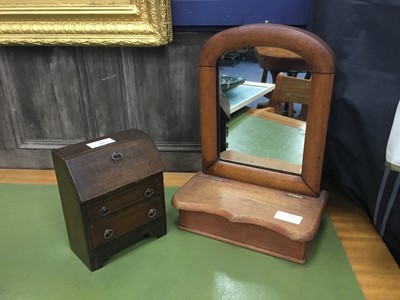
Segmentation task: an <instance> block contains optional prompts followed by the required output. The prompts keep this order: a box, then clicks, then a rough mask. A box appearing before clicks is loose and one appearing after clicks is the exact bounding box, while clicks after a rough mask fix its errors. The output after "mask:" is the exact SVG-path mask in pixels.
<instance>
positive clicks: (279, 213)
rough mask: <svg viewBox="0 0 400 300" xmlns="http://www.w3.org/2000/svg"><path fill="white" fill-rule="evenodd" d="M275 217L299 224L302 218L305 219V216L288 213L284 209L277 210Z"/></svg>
mask: <svg viewBox="0 0 400 300" xmlns="http://www.w3.org/2000/svg"><path fill="white" fill-rule="evenodd" d="M274 218H275V219H278V220H281V221H285V222H289V223H293V224H297V225H299V224H300V223H301V220H303V217H301V216H297V215H293V214H290V213H287V212H284V211H280V210H278V211H277V212H276V214H275V216H274Z"/></svg>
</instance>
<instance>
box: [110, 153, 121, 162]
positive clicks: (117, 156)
mask: <svg viewBox="0 0 400 300" xmlns="http://www.w3.org/2000/svg"><path fill="white" fill-rule="evenodd" d="M123 158H124V156H123V155H122V153H119V152H113V154H111V159H112V160H113V161H119V160H121V159H123Z"/></svg>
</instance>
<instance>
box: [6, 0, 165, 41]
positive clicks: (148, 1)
mask: <svg viewBox="0 0 400 300" xmlns="http://www.w3.org/2000/svg"><path fill="white" fill-rule="evenodd" d="M171 41H172V18H171V1H170V0H112V1H110V0H14V1H9V0H0V45H27V46H29V45H47V46H51V45H66V46H149V47H150V46H161V45H166V44H168V43H170V42H171Z"/></svg>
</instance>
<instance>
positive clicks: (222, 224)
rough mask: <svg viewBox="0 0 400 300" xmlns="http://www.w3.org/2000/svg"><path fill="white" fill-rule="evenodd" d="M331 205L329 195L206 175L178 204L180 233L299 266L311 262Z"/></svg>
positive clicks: (179, 195) (196, 179) (186, 188)
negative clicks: (310, 254)
mask: <svg viewBox="0 0 400 300" xmlns="http://www.w3.org/2000/svg"><path fill="white" fill-rule="evenodd" d="M326 202H327V193H326V192H325V191H321V194H320V196H319V197H318V198H313V197H309V196H304V195H297V194H296V195H295V194H292V193H288V192H284V191H280V190H276V189H271V188H267V187H262V186H258V185H253V184H248V183H243V182H239V181H235V180H230V179H225V178H220V177H215V176H209V175H205V174H203V173H201V172H199V173H198V174H196V175H195V176H194V177H193V178H192V179H191V180H190V181H188V182H187V183H186V184H185V185H184V186H183V187H182V188H181V189H180V190H179V191H178V192H177V193H176V194H175V195H174V197H173V199H172V205H173V206H174V207H175V208H177V209H179V228H181V229H183V230H186V231H189V232H193V233H196V234H200V235H203V236H207V237H210V238H213V239H217V240H220V241H224V242H227V243H231V244H234V245H238V246H241V247H245V248H248V249H251V250H255V251H258V252H261V253H265V254H269V255H273V256H276V257H279V258H283V259H286V260H289V261H293V262H296V263H305V262H306V260H307V255H308V252H309V248H310V245H311V242H312V240H313V238H314V237H315V235H316V233H317V231H318V228H319V225H320V223H321V218H322V214H323V211H324V208H325V206H326ZM297 223H298V224H297Z"/></svg>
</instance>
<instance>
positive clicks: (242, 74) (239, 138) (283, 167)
mask: <svg viewBox="0 0 400 300" xmlns="http://www.w3.org/2000/svg"><path fill="white" fill-rule="evenodd" d="M217 74H218V79H217V80H218V82H219V97H218V103H219V106H220V107H219V110H220V113H219V120H218V124H219V158H220V159H221V160H224V161H229V162H232V163H238V164H244V165H250V166H253V167H257V168H264V169H270V170H275V171H279V172H284V173H290V174H297V175H300V174H301V166H302V162H303V150H304V138H305V131H306V124H307V105H306V103H307V102H306V101H307V97H308V96H307V95H306V94H307V93H305V95H303V94H304V92H306V91H307V89H309V86H310V83H311V80H312V79H311V74H310V72H309V71H308V66H307V64H306V63H305V61H304V60H303V59H302V58H301V57H300V56H298V55H297V54H295V53H293V52H290V51H288V50H285V49H280V48H272V47H249V48H245V49H237V50H235V51H231V52H229V53H225V54H224V55H223V56H222V57H221V58H220V59H219V63H218V72H217ZM278 74H280V75H278ZM282 76H283V78H282V80H280V77H282ZM286 77H296V78H297V79H300V80H296V81H295V82H292V81H293V80H292V78H289V80H288V81H285V80H284V79H285V78H286ZM277 78H278V79H277ZM275 83H276V85H275ZM298 83H299V86H297V84H298ZM303 86H304V87H303ZM307 87H308V88H307ZM278 88H279V90H278ZM274 91H275V95H274V94H273V93H274ZM281 94H283V95H286V97H290V100H288V98H284V99H281V98H282V97H280V96H279V95H281ZM273 95H274V96H273ZM288 95H290V96H288ZM295 98H296V99H295ZM297 98H298V100H297ZM303 98H304V99H305V100H304V99H303ZM272 99H273V101H272ZM301 99H303V100H301ZM283 100H285V101H283ZM279 101H283V102H282V103H279V104H277V105H274V104H276V103H278V102H279ZM286 101H288V102H286ZM297 101H298V102H297ZM271 105H272V106H271Z"/></svg>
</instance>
